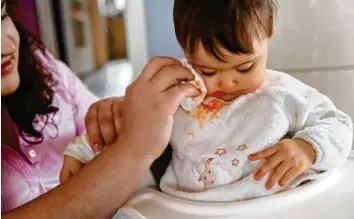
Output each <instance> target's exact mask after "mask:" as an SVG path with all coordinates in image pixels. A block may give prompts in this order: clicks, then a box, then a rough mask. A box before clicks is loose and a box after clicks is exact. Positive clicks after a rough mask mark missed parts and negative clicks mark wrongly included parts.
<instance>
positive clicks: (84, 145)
mask: <svg viewBox="0 0 354 219" xmlns="http://www.w3.org/2000/svg"><path fill="white" fill-rule="evenodd" d="M64 155H66V156H70V157H73V158H75V159H76V160H79V161H80V162H81V163H83V164H86V163H88V162H89V161H90V160H92V159H93V158H94V157H95V156H96V155H97V153H96V152H94V151H93V150H92V148H91V146H90V144H89V142H88V140H87V135H86V132H84V133H83V134H82V135H81V136H78V137H76V138H75V139H74V140H73V141H71V142H70V143H69V145H68V146H67V147H66V148H65V151H64Z"/></svg>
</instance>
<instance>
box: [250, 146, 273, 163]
mask: <svg viewBox="0 0 354 219" xmlns="http://www.w3.org/2000/svg"><path fill="white" fill-rule="evenodd" d="M277 150H278V145H277V144H275V145H273V146H270V147H269V148H266V149H264V150H263V151H260V152H257V153H254V154H250V155H249V156H248V159H249V160H251V161H255V160H261V159H267V158H268V157H271V156H272V155H273V154H275V153H276V152H277Z"/></svg>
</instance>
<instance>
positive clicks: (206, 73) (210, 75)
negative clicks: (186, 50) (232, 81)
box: [201, 71, 216, 77]
mask: <svg viewBox="0 0 354 219" xmlns="http://www.w3.org/2000/svg"><path fill="white" fill-rule="evenodd" d="M201 73H202V74H203V75H204V76H206V77H213V76H214V75H215V74H216V71H213V72H205V71H201Z"/></svg>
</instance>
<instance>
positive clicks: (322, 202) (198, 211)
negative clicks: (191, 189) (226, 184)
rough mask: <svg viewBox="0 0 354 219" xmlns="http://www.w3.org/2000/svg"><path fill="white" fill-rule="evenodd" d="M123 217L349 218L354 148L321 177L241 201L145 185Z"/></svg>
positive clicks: (353, 204)
mask: <svg viewBox="0 0 354 219" xmlns="http://www.w3.org/2000/svg"><path fill="white" fill-rule="evenodd" d="M120 212H121V213H120V214H119V216H118V215H117V216H116V217H115V219H116V218H121V219H162V218H166V219H167V218H168V219H202V218H203V219H205V218H208V219H209V218H222V219H231V218H235V219H250V218H252V219H274V218H286V219H298V218H304V219H307V218H311V219H312V218H321V219H334V218H340V219H349V218H354V151H352V152H351V154H350V156H349V158H348V161H347V162H346V163H345V164H344V165H343V166H342V167H341V168H340V170H337V171H334V172H333V173H332V174H331V175H330V176H328V177H327V178H326V179H323V180H321V181H314V182H311V183H309V184H307V185H304V186H301V187H299V188H295V189H293V190H291V191H287V192H283V193H279V194H275V195H272V196H268V197H263V198H259V199H254V200H249V201H243V202H238V203H225V204H224V203H222V204H221V203H220V204H209V203H197V202H190V201H185V200H180V199H176V198H173V197H171V196H168V195H166V194H163V193H161V192H158V191H156V190H153V189H143V190H142V191H141V192H140V193H139V194H137V195H136V196H135V197H133V198H132V199H131V200H129V201H128V203H127V204H126V205H125V206H124V207H123V208H122V209H121V211H120Z"/></svg>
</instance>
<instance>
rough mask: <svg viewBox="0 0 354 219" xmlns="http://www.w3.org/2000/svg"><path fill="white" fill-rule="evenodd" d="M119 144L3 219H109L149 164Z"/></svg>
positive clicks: (129, 146) (132, 189)
mask: <svg viewBox="0 0 354 219" xmlns="http://www.w3.org/2000/svg"><path fill="white" fill-rule="evenodd" d="M126 144H127V142H123V140H121V141H118V142H117V143H115V144H114V145H112V146H111V147H109V148H107V149H106V150H105V151H104V152H102V153H101V154H100V156H98V157H97V158H96V159H94V160H93V161H92V162H91V163H89V164H88V165H87V166H86V167H85V168H83V169H82V170H81V171H80V172H79V173H78V174H76V175H74V176H72V177H71V178H70V180H68V181H67V182H65V183H64V184H62V185H60V186H58V187H57V188H55V189H53V190H52V191H50V192H48V193H46V194H44V195H43V196H41V197H39V198H37V199H35V200H33V201H31V202H30V203H28V204H25V205H23V206H21V207H19V208H16V209H14V210H12V211H10V212H8V213H6V214H5V215H2V217H3V218H4V219H12V218H16V219H22V218H26V219H30V218H36V219H42V218H43V219H48V218H51V219H56V218H58V219H63V218H65V219H81V218H85V219H87V218H110V217H111V216H112V215H113V214H114V213H115V212H116V210H117V209H118V208H119V207H120V206H121V205H123V204H124V202H125V201H126V200H127V199H128V198H129V196H130V195H131V194H132V192H133V191H134V190H135V188H136V186H137V184H138V183H139V182H140V181H141V179H142V178H143V177H144V175H145V173H146V172H147V171H148V169H149V167H150V164H151V161H149V160H148V159H147V158H145V157H142V156H141V155H135V154H134V153H133V150H130V149H129V148H132V147H134V146H133V145H128V146H127V145H126Z"/></svg>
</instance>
